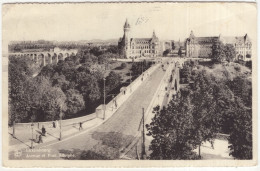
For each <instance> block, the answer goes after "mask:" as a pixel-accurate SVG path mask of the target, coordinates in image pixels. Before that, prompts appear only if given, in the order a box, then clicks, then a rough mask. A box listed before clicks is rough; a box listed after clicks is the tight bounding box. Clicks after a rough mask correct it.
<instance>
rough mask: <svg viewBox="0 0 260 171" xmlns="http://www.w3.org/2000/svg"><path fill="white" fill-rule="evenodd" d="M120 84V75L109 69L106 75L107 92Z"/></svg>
mask: <svg viewBox="0 0 260 171" xmlns="http://www.w3.org/2000/svg"><path fill="white" fill-rule="evenodd" d="M120 84H121V76H120V75H119V74H117V73H115V72H114V71H111V72H110V73H109V75H108V76H107V77H106V88H107V90H106V91H107V92H110V91H112V90H113V89H115V88H116V87H117V86H119V85H120Z"/></svg>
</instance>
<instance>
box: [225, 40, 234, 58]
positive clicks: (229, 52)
mask: <svg viewBox="0 0 260 171" xmlns="http://www.w3.org/2000/svg"><path fill="white" fill-rule="evenodd" d="M225 56H226V60H227V61H228V62H232V61H234V59H235V57H236V49H235V47H234V46H233V45H232V44H226V45H225Z"/></svg>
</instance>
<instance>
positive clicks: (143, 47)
mask: <svg viewBox="0 0 260 171" xmlns="http://www.w3.org/2000/svg"><path fill="white" fill-rule="evenodd" d="M135 48H136V49H150V48H152V49H154V46H151V47H149V46H136V47H135V46H132V49H135Z"/></svg>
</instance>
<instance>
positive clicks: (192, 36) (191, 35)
mask: <svg viewBox="0 0 260 171" xmlns="http://www.w3.org/2000/svg"><path fill="white" fill-rule="evenodd" d="M194 37H195V36H194V34H193V31H192V30H191V32H190V38H194Z"/></svg>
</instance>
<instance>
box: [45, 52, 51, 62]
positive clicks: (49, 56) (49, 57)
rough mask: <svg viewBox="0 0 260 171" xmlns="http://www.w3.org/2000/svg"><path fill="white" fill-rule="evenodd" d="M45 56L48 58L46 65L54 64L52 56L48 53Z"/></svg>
mask: <svg viewBox="0 0 260 171" xmlns="http://www.w3.org/2000/svg"><path fill="white" fill-rule="evenodd" d="M45 56H46V57H45V61H46V64H52V56H51V54H49V53H47V54H46V55H45Z"/></svg>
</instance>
